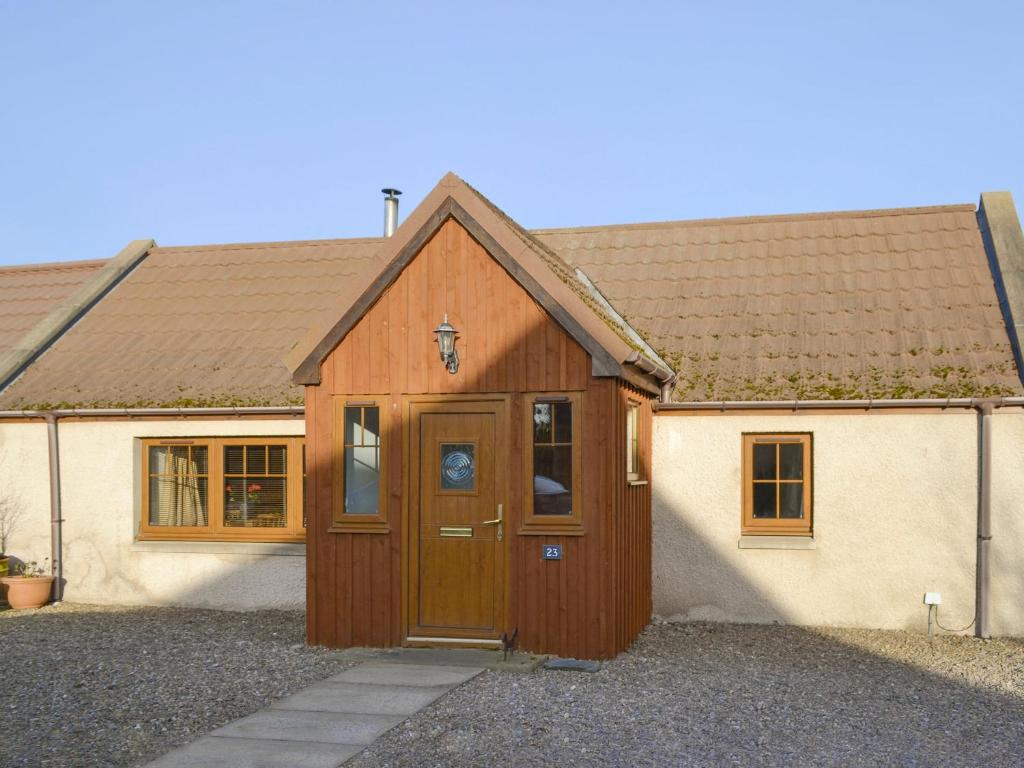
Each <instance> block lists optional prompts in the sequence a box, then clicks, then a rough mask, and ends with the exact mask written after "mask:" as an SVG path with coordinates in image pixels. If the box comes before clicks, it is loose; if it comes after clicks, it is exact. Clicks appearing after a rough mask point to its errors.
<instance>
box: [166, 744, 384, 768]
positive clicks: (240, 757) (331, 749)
mask: <svg viewBox="0 0 1024 768" xmlns="http://www.w3.org/2000/svg"><path fill="white" fill-rule="evenodd" d="M363 749H364V746H363V745H361V744H319V743H317V742H314V741H272V740H271V739H222V738H218V737H216V736H203V738H201V739H199V740H198V741H194V742H192V743H191V744H189V745H188V746H187V747H183V748H182V749H178V750H175V751H174V752H171V753H170V754H168V755H164V756H163V757H162V758H160V759H159V760H157V761H156V762H153V763H150V764H149V766H148V768H284V766H288V768H337V766H339V765H341V764H342V763H343V762H345V761H346V760H348V759H349V758H350V757H352V756H353V755H356V754H359V753H360V752H362V751H363Z"/></svg>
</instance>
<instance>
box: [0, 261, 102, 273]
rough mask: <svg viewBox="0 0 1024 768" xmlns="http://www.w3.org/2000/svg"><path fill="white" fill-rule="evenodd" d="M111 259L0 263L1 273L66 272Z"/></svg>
mask: <svg viewBox="0 0 1024 768" xmlns="http://www.w3.org/2000/svg"><path fill="white" fill-rule="evenodd" d="M108 261H109V259H78V260H76V261H46V262H41V263H39V264H8V265H0V273H4V272H64V271H68V270H75V269H85V268H86V267H101V266H103V265H104V264H106V263H107V262H108Z"/></svg>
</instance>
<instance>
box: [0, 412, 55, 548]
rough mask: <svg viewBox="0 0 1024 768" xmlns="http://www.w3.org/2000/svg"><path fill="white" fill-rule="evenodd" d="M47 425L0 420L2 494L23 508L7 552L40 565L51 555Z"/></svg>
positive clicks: (0, 483)
mask: <svg viewBox="0 0 1024 768" xmlns="http://www.w3.org/2000/svg"><path fill="white" fill-rule="evenodd" d="M48 462H49V454H48V449H47V445H46V424H44V423H43V422H41V421H38V422H25V423H18V424H15V423H11V422H2V421H0V496H2V497H3V498H5V499H8V500H12V501H13V502H14V503H16V504H18V505H19V506H20V507H21V519H20V520H19V521H18V523H17V525H16V526H15V529H14V531H13V533H12V535H11V537H10V538H9V539H8V541H7V554H8V555H11V556H14V557H17V558H18V559H19V560H24V561H29V560H35V561H37V562H38V563H39V564H40V565H42V564H43V559H44V558H48V557H49V556H50V473H49V464H48Z"/></svg>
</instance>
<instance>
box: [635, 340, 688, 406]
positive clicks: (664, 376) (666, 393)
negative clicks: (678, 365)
mask: <svg viewBox="0 0 1024 768" xmlns="http://www.w3.org/2000/svg"><path fill="white" fill-rule="evenodd" d="M625 362H626V363H627V364H628V365H632V366H634V367H635V368H639V369H640V370H641V371H643V372H644V373H646V374H647V375H649V376H653V377H654V378H655V379H657V380H658V383H659V384H661V402H662V403H666V404H667V403H668V399H669V397H670V396H671V393H672V387H673V386H674V385H675V383H676V374H675V372H673V371H670V370H669V369H668V368H665V367H664V366H661V365H658V364H657V363H655V362H654V361H653V360H651V359H649V358H648V357H646V356H644V355H641V354H640V353H639V352H636V351H633V352H630V353H629V357H627V358H626V360H625Z"/></svg>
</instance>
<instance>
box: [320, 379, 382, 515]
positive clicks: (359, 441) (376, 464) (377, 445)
mask: <svg viewBox="0 0 1024 768" xmlns="http://www.w3.org/2000/svg"><path fill="white" fill-rule="evenodd" d="M389 412H390V411H389V408H388V398H386V397H348V398H346V397H337V398H335V399H334V425H335V428H334V432H335V443H334V445H335V448H334V471H335V477H336V478H337V480H336V482H335V483H334V514H333V521H332V525H331V528H330V530H332V531H346V532H375V531H381V530H387V492H386V478H387V450H386V448H387V440H386V437H385V435H384V432H385V429H384V427H385V425H386V421H387V417H388V414H389Z"/></svg>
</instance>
